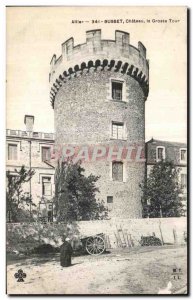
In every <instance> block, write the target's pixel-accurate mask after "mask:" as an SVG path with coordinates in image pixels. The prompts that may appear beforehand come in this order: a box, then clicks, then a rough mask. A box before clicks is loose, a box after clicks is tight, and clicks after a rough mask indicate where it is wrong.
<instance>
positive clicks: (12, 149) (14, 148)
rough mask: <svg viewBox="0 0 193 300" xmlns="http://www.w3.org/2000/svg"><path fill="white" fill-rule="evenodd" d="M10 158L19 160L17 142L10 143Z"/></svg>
mask: <svg viewBox="0 0 193 300" xmlns="http://www.w3.org/2000/svg"><path fill="white" fill-rule="evenodd" d="M8 160H17V145H16V144H8Z"/></svg>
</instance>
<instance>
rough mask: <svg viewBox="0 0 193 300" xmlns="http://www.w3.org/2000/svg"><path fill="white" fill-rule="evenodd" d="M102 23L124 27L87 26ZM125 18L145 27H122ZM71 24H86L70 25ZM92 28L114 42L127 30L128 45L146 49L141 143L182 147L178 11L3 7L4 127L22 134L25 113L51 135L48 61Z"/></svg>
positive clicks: (183, 81)
mask: <svg viewBox="0 0 193 300" xmlns="http://www.w3.org/2000/svg"><path fill="white" fill-rule="evenodd" d="M105 19H108V20H111V19H113V20H120V19H122V20H123V21H124V24H123V23H110V24H109V23H108V24H104V22H103V23H98V24H95V23H94V24H92V20H103V21H104V20H105ZM127 19H143V20H145V24H144V23H126V20H127ZM147 19H148V20H150V23H147ZM169 19H172V20H175V21H174V22H170V21H169ZM72 20H83V21H89V22H88V23H82V24H72ZM153 20H159V21H160V20H162V21H163V20H167V22H158V21H156V22H154V21H153ZM92 29H101V30H102V39H114V37H115V30H123V31H127V32H129V33H130V43H131V44H132V45H134V46H136V47H137V44H138V41H141V42H142V43H143V44H144V45H145V47H146V49H147V58H148V59H149V65H150V70H149V71H150V80H149V81H150V91H149V96H148V99H147V101H146V104H145V105H146V107H145V111H146V112H145V120H146V140H149V139H151V138H152V137H154V138H155V139H162V140H169V141H178V142H186V127H187V77H186V75H187V71H186V70H187V57H186V51H187V50H186V49H187V42H186V39H187V34H186V9H185V8H183V7H176V8H175V7H114V8H113V7H76V8H73V7H8V8H7V43H6V44H7V51H6V53H7V75H6V83H7V88H6V92H7V122H6V123H7V124H6V127H7V128H9V129H20V130H25V124H24V115H25V114H30V115H34V116H35V124H34V131H41V132H54V111H53V109H52V107H51V105H50V98H49V88H50V87H49V81H48V76H49V70H50V61H51V58H52V56H53V54H56V55H57V57H58V56H60V55H61V44H62V43H63V42H64V41H66V40H67V39H68V38H70V37H71V36H72V37H74V42H75V45H77V44H80V43H84V42H85V40H86V35H85V32H86V31H87V30H92Z"/></svg>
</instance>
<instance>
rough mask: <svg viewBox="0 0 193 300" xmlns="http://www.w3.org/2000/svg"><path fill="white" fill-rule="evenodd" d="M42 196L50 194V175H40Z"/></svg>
mask: <svg viewBox="0 0 193 300" xmlns="http://www.w3.org/2000/svg"><path fill="white" fill-rule="evenodd" d="M42 196H52V184H51V177H42Z"/></svg>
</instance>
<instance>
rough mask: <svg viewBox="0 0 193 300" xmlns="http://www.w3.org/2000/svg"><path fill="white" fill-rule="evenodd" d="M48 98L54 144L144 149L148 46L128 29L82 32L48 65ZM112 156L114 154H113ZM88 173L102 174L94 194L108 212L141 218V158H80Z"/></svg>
mask: <svg viewBox="0 0 193 300" xmlns="http://www.w3.org/2000/svg"><path fill="white" fill-rule="evenodd" d="M49 78H50V97H51V102H52V106H53V108H54V115H55V146H56V149H57V148H61V147H64V146H65V145H71V146H75V147H84V146H88V147H96V146H99V147H100V146H101V145H105V147H106V148H108V149H114V148H113V147H115V148H117V149H120V148H122V147H123V148H127V146H128V145H130V144H132V145H133V144H137V145H140V146H141V147H143V148H144V147H145V101H146V99H147V96H148V90H149V83H148V80H149V62H148V60H147V59H146V48H145V47H144V45H143V44H142V43H141V42H139V43H138V48H136V47H134V46H132V45H131V44H130V35H129V33H126V32H122V31H118V30H117V31H116V32H115V40H102V39H101V30H91V31H87V32H86V43H84V44H81V45H76V46H75V45H74V39H73V38H70V39H69V40H67V41H66V42H64V43H63V44H62V55H61V56H60V57H58V58H56V56H55V55H54V56H53V57H52V60H51V68H50V76H49ZM115 156H116V155H115ZM83 167H84V168H85V170H86V174H90V173H92V174H94V175H96V176H100V179H99V180H98V182H97V184H98V187H99V189H100V194H99V195H98V198H99V199H101V200H103V201H104V202H105V203H106V204H107V205H108V207H109V210H111V216H114V217H122V218H140V217H141V216H142V207H141V191H140V188H139V184H140V183H141V182H142V181H143V180H144V176H145V162H144V161H143V162H140V163H139V162H135V161H133V162H132V163H128V162H127V161H126V160H124V159H123V158H122V157H118V155H117V156H116V157H115V158H114V160H112V161H108V160H107V159H104V160H100V161H97V160H96V161H90V162H87V163H86V162H84V161H83Z"/></svg>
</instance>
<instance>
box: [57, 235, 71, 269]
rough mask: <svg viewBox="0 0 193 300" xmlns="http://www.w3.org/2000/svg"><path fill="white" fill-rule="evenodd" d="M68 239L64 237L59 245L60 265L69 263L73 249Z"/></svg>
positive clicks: (65, 265)
mask: <svg viewBox="0 0 193 300" xmlns="http://www.w3.org/2000/svg"><path fill="white" fill-rule="evenodd" d="M69 241H70V239H69V238H66V239H65V241H64V243H63V244H62V245H61V247H60V265H61V266H62V267H69V266H70V265H71V256H72V253H73V250H72V247H71V245H70V243H69Z"/></svg>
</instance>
